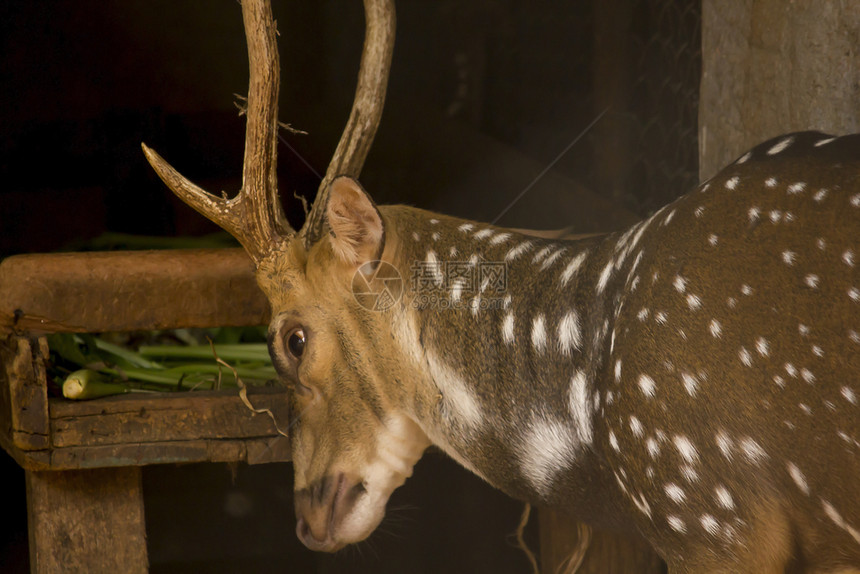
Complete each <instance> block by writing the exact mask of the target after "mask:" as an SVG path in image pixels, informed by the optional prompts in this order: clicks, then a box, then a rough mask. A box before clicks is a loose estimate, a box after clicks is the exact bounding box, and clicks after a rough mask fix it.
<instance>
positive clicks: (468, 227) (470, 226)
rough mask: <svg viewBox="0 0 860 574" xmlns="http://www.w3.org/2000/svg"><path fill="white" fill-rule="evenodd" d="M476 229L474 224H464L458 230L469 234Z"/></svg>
mask: <svg viewBox="0 0 860 574" xmlns="http://www.w3.org/2000/svg"><path fill="white" fill-rule="evenodd" d="M474 228H475V226H474V224H472V223H464V224H463V225H461V226H460V227H458V228H457V229H459V230H460V231H462V232H463V233H468V232H470V231H472V229H474Z"/></svg>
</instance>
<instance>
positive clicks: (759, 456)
mask: <svg viewBox="0 0 860 574" xmlns="http://www.w3.org/2000/svg"><path fill="white" fill-rule="evenodd" d="M740 447H741V450H742V451H743V453H744V456H746V458H747V460H748V461H750V462H751V463H753V464H756V465H758V464H760V463H761V462H762V461H763V460H765V459H766V458H767V453H766V452H765V451H764V449H763V448H762V447H761V445H760V444H758V443H757V442H756V441H755V440H753V439H752V438H750V437H744V438H742V439H741V440H740Z"/></svg>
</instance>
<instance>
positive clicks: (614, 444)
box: [609, 431, 621, 452]
mask: <svg viewBox="0 0 860 574" xmlns="http://www.w3.org/2000/svg"><path fill="white" fill-rule="evenodd" d="M609 446H611V447H612V450H614V451H615V452H621V446H620V445H619V444H618V437H617V436H615V432H613V431H609Z"/></svg>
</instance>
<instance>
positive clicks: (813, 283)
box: [803, 273, 819, 289]
mask: <svg viewBox="0 0 860 574" xmlns="http://www.w3.org/2000/svg"><path fill="white" fill-rule="evenodd" d="M803 282H804V283H806V286H807V287H809V288H810V289H818V282H819V279H818V275H815V274H814V273H810V274H809V275H807V276H806V277H804V278H803Z"/></svg>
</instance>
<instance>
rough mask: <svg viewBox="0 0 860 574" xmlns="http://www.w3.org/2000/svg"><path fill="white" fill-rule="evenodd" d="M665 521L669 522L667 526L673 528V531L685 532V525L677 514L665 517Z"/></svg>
mask: <svg viewBox="0 0 860 574" xmlns="http://www.w3.org/2000/svg"><path fill="white" fill-rule="evenodd" d="M666 522H668V523H669V528H671V529H672V530H674V531H675V532H680V533H681V534H684V533H686V532H687V525H686V524H684V521H683V520H681V519H680V518H678V517H677V516H673V515H669V516H667V517H666Z"/></svg>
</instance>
